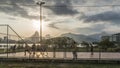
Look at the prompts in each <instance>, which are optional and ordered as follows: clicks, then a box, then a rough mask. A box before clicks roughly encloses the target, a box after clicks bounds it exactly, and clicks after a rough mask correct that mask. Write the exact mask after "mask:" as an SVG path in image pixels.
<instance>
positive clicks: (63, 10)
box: [47, 0, 78, 15]
mask: <svg viewBox="0 0 120 68" xmlns="http://www.w3.org/2000/svg"><path fill="white" fill-rule="evenodd" d="M54 2H55V5H54V6H48V7H47V8H48V9H50V10H52V11H53V12H54V14H56V15H74V14H77V13H78V11H77V10H74V9H73V7H72V6H71V5H72V4H71V0H54Z"/></svg>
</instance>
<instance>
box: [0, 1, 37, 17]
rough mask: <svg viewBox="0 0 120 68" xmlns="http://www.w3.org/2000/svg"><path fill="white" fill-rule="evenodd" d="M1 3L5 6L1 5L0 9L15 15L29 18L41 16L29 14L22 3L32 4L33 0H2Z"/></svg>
mask: <svg viewBox="0 0 120 68" xmlns="http://www.w3.org/2000/svg"><path fill="white" fill-rule="evenodd" d="M0 3H1V4H3V5H5V6H0V11H1V12H4V13H6V14H9V15H13V16H20V17H23V18H28V19H39V16H35V15H29V14H28V12H27V11H26V10H25V9H24V7H20V6H21V5H22V4H24V5H25V4H27V3H29V4H32V3H34V1H33V0H0ZM9 4H10V5H9Z"/></svg>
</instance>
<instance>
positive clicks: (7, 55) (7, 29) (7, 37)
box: [7, 25, 9, 58]
mask: <svg viewBox="0 0 120 68" xmlns="http://www.w3.org/2000/svg"><path fill="white" fill-rule="evenodd" d="M8 32H9V28H8V25H7V58H8V44H9V40H8Z"/></svg>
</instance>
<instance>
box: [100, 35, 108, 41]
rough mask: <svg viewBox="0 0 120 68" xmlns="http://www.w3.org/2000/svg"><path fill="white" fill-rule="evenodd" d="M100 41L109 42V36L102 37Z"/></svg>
mask: <svg viewBox="0 0 120 68" xmlns="http://www.w3.org/2000/svg"><path fill="white" fill-rule="evenodd" d="M101 39H102V40H109V39H110V36H102V37H101Z"/></svg>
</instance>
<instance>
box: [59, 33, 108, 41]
mask: <svg viewBox="0 0 120 68" xmlns="http://www.w3.org/2000/svg"><path fill="white" fill-rule="evenodd" d="M105 35H109V34H108V33H106V32H101V33H96V34H91V35H83V34H73V33H65V34H62V35H61V36H62V37H70V38H73V39H74V40H75V41H76V42H78V43H81V42H82V41H87V42H98V41H100V40H101V37H102V36H105Z"/></svg>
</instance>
